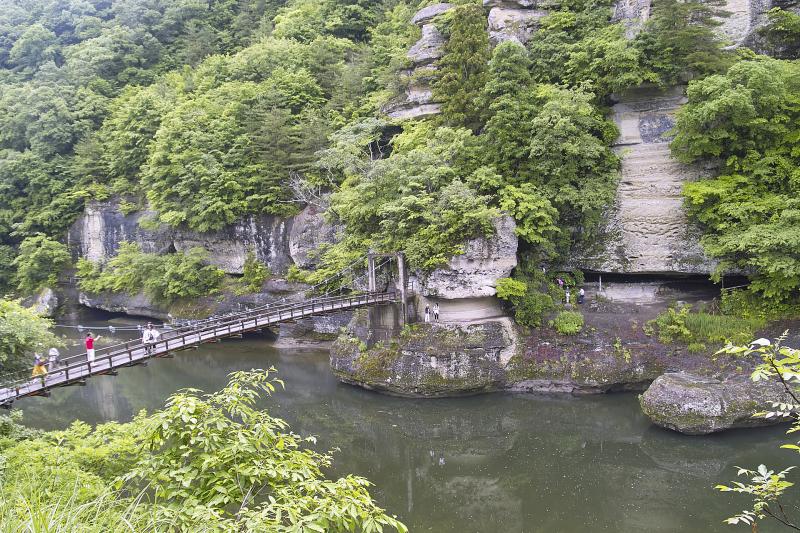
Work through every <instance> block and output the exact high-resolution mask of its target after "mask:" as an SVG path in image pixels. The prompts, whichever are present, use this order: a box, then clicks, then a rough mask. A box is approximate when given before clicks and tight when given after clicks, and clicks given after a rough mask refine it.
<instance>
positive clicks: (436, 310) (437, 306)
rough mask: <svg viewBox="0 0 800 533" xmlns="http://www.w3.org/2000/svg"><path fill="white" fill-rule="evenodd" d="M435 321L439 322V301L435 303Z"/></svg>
mask: <svg viewBox="0 0 800 533" xmlns="http://www.w3.org/2000/svg"><path fill="white" fill-rule="evenodd" d="M433 321H434V322H439V302H436V303H435V304H433Z"/></svg>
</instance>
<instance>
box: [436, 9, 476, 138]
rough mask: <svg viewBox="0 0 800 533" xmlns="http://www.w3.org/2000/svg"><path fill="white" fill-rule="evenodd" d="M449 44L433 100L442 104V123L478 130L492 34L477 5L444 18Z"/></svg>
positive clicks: (447, 14)
mask: <svg viewBox="0 0 800 533" xmlns="http://www.w3.org/2000/svg"><path fill="white" fill-rule="evenodd" d="M441 18H442V21H441V23H440V25H441V27H442V30H443V34H444V35H445V37H446V39H447V41H446V42H445V45H444V54H443V55H442V58H441V59H440V60H439V62H438V65H437V66H438V70H437V72H436V80H435V81H434V83H433V96H434V98H435V99H436V100H437V101H440V102H443V104H442V121H443V122H444V123H445V124H447V125H449V126H454V127H462V126H463V127H467V128H471V129H473V130H475V129H477V128H478V127H479V126H480V124H481V122H482V120H481V119H482V116H481V107H480V105H479V99H480V97H481V92H482V91H483V86H484V84H485V83H486V79H487V76H486V74H487V68H486V64H487V62H488V61H489V54H490V52H489V34H488V33H487V30H486V24H487V23H486V13H484V11H483V7H482V6H481V5H480V4H478V3H473V2H470V3H467V4H463V5H458V6H456V7H455V8H453V9H451V10H450V11H448V12H447V13H445V14H444V15H442V16H441Z"/></svg>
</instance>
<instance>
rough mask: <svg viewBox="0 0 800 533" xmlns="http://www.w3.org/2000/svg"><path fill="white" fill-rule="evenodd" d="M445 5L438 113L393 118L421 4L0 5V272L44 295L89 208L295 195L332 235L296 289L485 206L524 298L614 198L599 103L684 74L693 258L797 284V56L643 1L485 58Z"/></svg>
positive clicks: (286, 200) (291, 207)
mask: <svg viewBox="0 0 800 533" xmlns="http://www.w3.org/2000/svg"><path fill="white" fill-rule="evenodd" d="M458 4H459V5H458V6H457V7H456V8H455V9H451V10H449V11H448V12H447V13H444V14H443V15H441V16H439V17H437V19H436V21H435V22H436V24H437V26H438V27H439V28H440V30H441V31H442V33H443V34H444V35H445V36H446V38H447V41H446V44H445V46H444V55H443V57H442V58H441V59H440V60H439V61H438V64H437V70H436V73H435V80H434V82H433V94H434V97H435V98H436V99H437V101H439V102H441V103H442V112H441V113H440V114H439V115H437V116H433V117H430V118H427V119H424V120H417V121H407V122H396V121H392V120H390V119H388V118H387V116H386V115H385V114H384V113H383V112H382V109H383V107H384V106H385V105H386V104H388V103H389V102H391V101H392V100H393V99H394V98H396V97H397V96H398V95H399V94H400V93H401V92H402V91H403V90H404V88H405V86H406V85H407V84H409V83H411V82H412V81H413V80H411V79H410V78H409V76H408V73H407V70H406V69H407V68H408V59H407V58H406V52H407V50H408V48H409V47H410V46H411V44H413V43H414V42H415V41H416V40H417V39H418V37H419V28H417V27H416V26H415V25H413V24H411V22H410V20H411V17H412V15H413V14H414V13H415V12H416V11H417V10H418V9H419V8H420V7H423V6H424V5H425V3H421V4H417V3H408V2H403V1H401V0H386V1H384V2H367V1H363V0H362V1H350V0H322V1H316V0H314V1H312V0H295V1H291V2H288V3H286V4H285V5H284V4H283V3H282V2H267V1H260V0H239V1H234V0H231V1H223V2H207V3H206V2H193V1H190V0H183V1H180V2H166V1H164V2H161V1H159V0H153V1H151V2H140V1H134V0H109V1H107V2H77V1H70V2H50V3H47V2H38V1H37V2H33V1H31V2H25V1H21V0H2V3H0V13H1V14H0V17H2V18H0V28H2V31H0V34H1V35H2V42H0V67H2V73H1V74H0V121H1V122H0V183H2V189H0V206H1V207H0V239H2V244H3V248H2V250H0V253H1V254H2V256H3V257H4V258H5V259H6V260H5V261H3V263H4V264H5V265H9V264H10V263H11V261H12V258H13V257H17V258H16V259H15V260H14V263H13V264H14V265H15V266H16V268H10V267H9V266H5V267H4V270H3V272H2V275H3V281H4V283H5V284H6V286H9V287H15V288H16V289H17V290H18V291H21V292H29V291H30V290H32V289H34V288H35V287H37V286H41V285H42V284H46V283H48V282H51V281H52V279H53V275H54V271H55V270H57V269H60V268H62V267H63V266H64V265H65V263H66V262H67V261H66V260H65V259H64V258H63V255H64V252H63V245H61V244H59V243H58V242H57V241H62V242H63V239H64V234H65V230H66V228H67V227H68V226H69V224H70V223H71V222H72V221H73V220H74V219H75V217H76V216H77V215H78V214H79V213H80V212H81V211H82V209H83V206H84V204H85V203H86V202H87V201H90V200H102V199H106V198H110V197H118V198H120V199H121V202H122V206H123V208H124V209H126V210H128V211H134V210H138V209H142V208H144V207H149V208H151V209H153V210H154V211H155V213H156V216H155V219H154V220H152V221H150V223H152V224H166V225H170V226H180V227H187V228H191V229H194V230H198V231H210V230H216V229H219V228H221V227H224V226H225V225H227V224H230V223H232V222H234V221H236V220H238V219H240V218H241V217H242V216H244V215H246V214H252V213H260V214H263V213H268V214H275V215H289V214H292V213H294V212H296V211H297V210H299V209H300V208H301V207H302V205H303V204H304V202H306V201H308V199H309V198H310V197H313V198H314V199H315V201H317V202H318V203H320V204H322V205H323V206H328V207H329V209H328V216H329V217H330V218H331V219H333V220H334V221H335V222H339V223H343V224H344V225H345V227H346V232H345V234H344V235H345V237H344V238H343V240H342V241H341V242H339V243H338V244H336V245H335V246H334V247H333V248H331V249H330V250H328V251H327V254H326V255H325V256H324V257H323V259H322V264H321V266H320V268H319V269H318V270H317V272H315V273H312V274H310V276H311V279H314V278H315V277H316V278H321V277H323V276H324V275H325V274H326V273H328V272H330V271H333V270H336V269H337V268H338V267H339V266H341V265H342V264H344V263H345V262H347V261H349V260H350V259H351V258H352V257H357V256H358V255H359V254H361V253H363V252H364V251H365V250H366V249H367V248H368V247H370V246H372V247H374V248H377V249H386V250H396V249H402V250H405V252H406V253H407V255H408V257H409V259H410V261H411V262H412V264H413V265H414V266H415V267H419V268H433V267H435V266H436V265H438V264H440V263H441V262H442V261H444V260H446V259H447V258H448V257H449V256H450V255H452V254H453V253H457V252H458V251H459V245H460V243H461V242H463V239H464V237H465V236H470V235H476V234H479V233H483V232H488V231H490V229H491V223H490V221H491V219H492V218H493V217H494V216H496V214H497V213H499V212H500V211H505V212H508V213H510V214H511V215H512V216H513V217H514V219H515V220H516V223H517V226H518V229H517V232H518V234H519V236H520V238H521V240H522V248H521V250H520V258H521V264H520V268H518V274H517V275H516V277H517V280H516V281H517V283H516V284H513V286H511V287H510V288H511V289H513V290H511V291H510V293H508V294H506V296H507V297H509V298H511V299H512V300H514V301H516V303H517V304H518V307H525V306H528V307H531V306H533V307H536V306H537V305H539V304H541V302H538V303H537V301H536V300H537V298H538V296H536V294H538V291H539V286H538V281H537V279H536V276H537V274H536V272H537V271H538V265H540V264H542V262H549V263H553V264H558V263H559V262H560V261H561V260H563V259H564V258H565V256H566V255H567V254H568V253H569V250H570V249H572V248H574V247H575V246H576V245H577V246H580V245H581V243H582V242H591V241H592V239H594V238H595V236H596V231H597V229H598V228H599V226H600V224H601V222H602V221H603V217H604V213H605V212H606V211H607V209H608V207H609V205H610V204H611V202H612V199H613V196H614V191H615V189H616V182H617V179H618V166H619V160H618V155H617V154H615V153H614V152H613V151H612V150H611V148H610V145H611V143H612V142H613V140H614V139H615V137H616V136H617V130H616V127H615V126H614V124H613V122H611V121H610V120H609V119H608V118H607V111H608V109H607V106H608V105H609V104H610V103H611V95H612V93H614V92H619V91H623V90H625V89H626V88H629V87H634V86H638V85H641V84H643V83H649V84H655V85H659V86H664V87H667V86H673V85H675V84H680V83H685V82H686V81H688V80H690V83H689V105H688V106H687V108H686V110H685V111H684V112H683V113H682V115H681V119H680V121H679V124H678V128H677V132H676V133H677V134H678V136H677V139H676V141H675V144H674V149H675V151H676V154H678V155H679V156H680V157H681V158H682V159H684V160H686V161H695V160H698V159H702V160H712V159H713V160H715V161H719V160H723V161H725V164H724V165H723V168H722V169H721V170H720V174H721V176H720V177H719V178H716V179H715V180H714V181H703V182H700V183H697V184H694V185H691V186H689V187H688V188H687V198H688V202H689V205H690V207H691V209H692V214H693V215H694V217H695V218H696V219H697V220H698V221H699V222H700V223H701V225H702V226H703V228H704V231H706V233H707V238H706V240H705V244H706V247H707V251H708V253H710V254H711V255H713V256H717V257H721V258H723V259H725V260H726V264H731V265H734V266H738V267H745V268H747V269H750V271H752V272H753V274H754V275H755V276H756V277H757V278H758V279H759V280H760V285H757V287H760V288H763V289H766V291H767V293H768V294H769V295H773V296H780V297H784V296H786V295H787V294H788V293H790V292H792V291H794V290H795V289H796V287H797V286H798V285H800V262H798V259H797V257H796V254H795V253H794V251H793V250H795V249H797V245H798V244H800V241H798V237H797V235H796V234H797V230H796V225H795V224H793V223H791V222H792V221H793V220H794V219H793V218H792V217H793V216H794V215H792V213H794V212H795V211H796V207H795V206H794V203H793V202H795V200H794V196H796V186H797V185H796V182H797V173H798V158H800V156H798V152H797V144H798V131H797V129H796V128H797V126H796V124H797V123H798V121H797V115H798V106H799V105H800V104H798V99H799V98H800V84H799V83H798V66H797V62H796V61H793V60H791V59H785V60H779V59H769V58H766V57H764V56H757V55H755V54H754V53H752V52H750V51H749V50H747V49H743V48H739V49H730V48H727V47H726V45H727V44H728V43H726V42H725V41H724V39H723V38H722V37H721V36H720V34H719V32H717V31H716V28H717V26H719V25H720V23H721V22H720V21H721V20H723V19H724V17H725V16H726V13H725V12H724V11H722V9H721V7H720V5H721V3H720V2H717V1H715V2H696V1H687V2H679V1H677V0H667V1H665V2H659V4H658V5H657V6H655V7H654V9H653V11H652V14H651V17H650V18H649V20H648V22H647V23H646V25H645V26H644V28H643V29H642V31H641V32H639V33H638V35H636V36H635V37H633V38H630V37H631V36H630V35H628V36H626V31H625V27H624V24H623V23H622V22H618V23H612V20H611V17H612V8H613V3H612V2H610V1H608V0H570V1H567V2H562V3H560V4H559V5H558V7H557V8H556V9H553V10H552V11H551V12H550V13H549V14H548V15H547V16H545V17H544V18H542V19H541V21H540V26H539V29H538V30H537V32H536V35H535V38H534V39H532V40H531V41H530V42H529V43H528V45H527V46H522V45H520V44H519V43H518V42H514V41H509V42H504V43H502V44H500V45H498V46H492V45H491V44H490V41H489V36H488V33H487V27H486V26H487V19H486V11H485V8H484V7H482V5H481V4H480V3H476V2H473V1H466V2H458ZM770 17H771V23H770V25H769V26H767V28H766V30H764V39H765V42H768V43H770V46H771V47H772V48H773V49H774V50H775V53H776V54H777V55H782V56H784V57H789V58H790V57H791V56H792V53H793V50H794V48H793V46H794V43H796V42H797V36H798V30H797V26H798V23H797V20H798V16H797V15H795V14H793V13H790V12H784V11H780V10H774V11H773V12H772V13H771V15H770ZM742 184H744V185H742ZM728 189H731V190H735V195H734V196H735V198H736V201H735V203H731V202H730V200H731V198H729V197H726V196H724V195H723V194H722V192H721V191H724V190H728ZM733 206H737V208H736V209H735V210H734V209H733ZM787 217H788V218H787ZM787 221H788V222H790V223H789V224H786V222H787ZM771 225H776V227H780V228H781V233H780V235H779V236H777V235H775V232H773V231H772V230H770V229H769V228H770V227H771ZM763 234H766V235H768V237H767V238H762V237H763ZM739 235H745V236H746V238H745V239H737V238H736V236H739ZM26 239H27V240H30V239H37V241H36V242H37V245H36V246H32V245H28V246H27V247H26V246H25V242H26ZM731 239H734V240H735V242H732V241H731ZM25 250H28V252H25ZM45 252H46V253H45ZM20 254H21V255H20ZM84 271H87V270H86V269H84ZM96 274H97V273H96ZM97 275H99V274H97ZM296 275H298V276H303V274H302V273H296ZM306 276H308V274H306ZM526 294H527V296H525V295H526ZM525 302H527V303H525ZM518 311H519V309H518ZM528 311H530V312H532V313H533V315H536V313H535V312H534V311H532V310H531V309H528ZM524 315H525V311H523V312H522V313H521V314H520V315H519V317H520V318H521V317H522V316H524ZM523 321H525V320H524V319H523ZM527 321H528V322H531V323H535V321H536V320H535V319H531V320H527Z"/></svg>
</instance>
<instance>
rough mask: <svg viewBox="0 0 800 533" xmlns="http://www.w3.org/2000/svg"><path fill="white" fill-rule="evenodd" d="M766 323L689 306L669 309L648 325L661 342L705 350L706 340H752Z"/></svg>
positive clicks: (724, 341)
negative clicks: (681, 343) (695, 310)
mask: <svg viewBox="0 0 800 533" xmlns="http://www.w3.org/2000/svg"><path fill="white" fill-rule="evenodd" d="M765 325H766V320H764V319H763V318H756V317H749V318H743V317H739V316H733V315H721V314H711V313H707V312H705V311H700V312H691V310H690V308H689V307H681V308H678V309H675V308H670V309H667V310H666V311H665V312H663V313H661V314H660V315H658V317H657V318H656V319H655V320H652V321H650V322H649V323H648V324H647V328H650V329H653V330H655V331H657V332H658V339H659V340H660V341H661V342H664V343H672V342H676V341H679V342H684V343H686V344H688V345H689V346H690V347H692V348H693V349H692V350H691V351H693V352H697V351H702V349H704V346H703V348H701V346H702V345H704V344H705V343H711V344H724V343H726V342H732V343H734V344H743V343H748V342H750V341H751V340H753V337H754V336H755V333H756V331H757V330H759V329H760V328H762V327H764V326H765ZM647 328H646V329H647Z"/></svg>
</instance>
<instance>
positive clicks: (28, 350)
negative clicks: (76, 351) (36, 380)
mask: <svg viewBox="0 0 800 533" xmlns="http://www.w3.org/2000/svg"><path fill="white" fill-rule="evenodd" d="M52 325H53V323H52V321H50V320H48V319H46V318H43V317H40V316H39V315H37V314H36V313H35V312H34V311H33V310H31V309H28V308H26V307H23V306H22V305H21V304H20V302H19V300H9V299H8V298H4V299H2V300H0V370H2V371H3V372H4V373H8V372H12V371H15V370H20V369H25V368H28V369H30V366H31V365H32V362H33V353H34V352H39V353H41V354H44V353H45V352H46V351H47V350H48V349H49V348H52V347H60V346H63V345H64V343H63V342H62V341H61V339H60V338H58V337H56V336H55V335H54V334H53V333H52V332H51V331H50V327H51V326H52Z"/></svg>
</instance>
